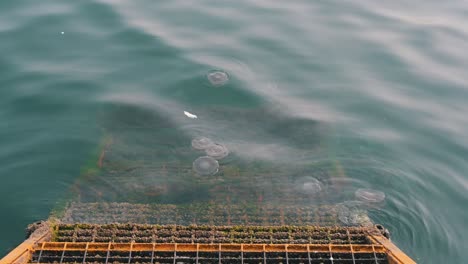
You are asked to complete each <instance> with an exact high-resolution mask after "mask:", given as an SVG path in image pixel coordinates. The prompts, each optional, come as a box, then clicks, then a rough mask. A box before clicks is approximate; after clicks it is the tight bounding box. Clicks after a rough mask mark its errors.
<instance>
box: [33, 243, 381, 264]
mask: <svg viewBox="0 0 468 264" xmlns="http://www.w3.org/2000/svg"><path fill="white" fill-rule="evenodd" d="M31 263H160V264H163V263H164V264H165V263H167V264H169V263H170V264H182V263H184V264H188V263H190V264H198V263H200V264H201V263H213V264H214V263H217V264H221V263H242V264H259V263H263V264H269V263H278V264H279V263H283V264H293V263H297V264H299V263H303V264H318V263H323V264H325V263H331V264H345V263H353V264H357V263H362V264H366V263H373V264H377V263H388V260H387V255H386V251H385V248H384V247H383V246H380V245H331V244H329V245H315V244H306V245H288V244H277V245H272V244H155V243H66V242H64V243H58V242H45V243H40V244H38V246H37V247H36V249H35V252H34V254H33V257H32V261H31Z"/></svg>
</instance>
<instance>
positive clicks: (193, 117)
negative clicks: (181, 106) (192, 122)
mask: <svg viewBox="0 0 468 264" xmlns="http://www.w3.org/2000/svg"><path fill="white" fill-rule="evenodd" d="M184 115H186V116H187V117H188V118H192V119H195V118H198V116H197V115H194V114H192V113H190V112H187V111H184Z"/></svg>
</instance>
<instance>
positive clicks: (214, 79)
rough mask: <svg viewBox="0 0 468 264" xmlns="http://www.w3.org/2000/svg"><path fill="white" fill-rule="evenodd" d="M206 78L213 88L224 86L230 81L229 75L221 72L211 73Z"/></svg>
mask: <svg viewBox="0 0 468 264" xmlns="http://www.w3.org/2000/svg"><path fill="white" fill-rule="evenodd" d="M206 77H207V78H208V81H209V82H210V83H211V85H213V86H223V85H225V84H226V83H227V82H228V81H229V75H228V74H227V73H226V72H224V71H220V70H215V71H211V72H209V73H208V74H207V75H206Z"/></svg>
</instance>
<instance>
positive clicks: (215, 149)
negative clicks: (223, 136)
mask: <svg viewBox="0 0 468 264" xmlns="http://www.w3.org/2000/svg"><path fill="white" fill-rule="evenodd" d="M205 153H206V155H208V156H210V157H213V158H215V159H223V158H225V157H226V156H227V155H229V150H228V149H227V148H226V146H224V145H222V144H217V143H216V144H214V145H212V146H210V147H208V148H207V149H205Z"/></svg>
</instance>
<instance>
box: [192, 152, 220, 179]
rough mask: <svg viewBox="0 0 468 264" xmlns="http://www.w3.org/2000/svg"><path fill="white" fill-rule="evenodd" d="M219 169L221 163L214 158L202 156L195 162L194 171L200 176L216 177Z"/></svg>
mask: <svg viewBox="0 0 468 264" xmlns="http://www.w3.org/2000/svg"><path fill="white" fill-rule="evenodd" d="M218 169H219V163H218V161H217V160H215V159H213V158H212V157H208V156H202V157H199V158H197V159H196V160H195V161H194V162H193V170H194V171H196V172H197V173H198V174H200V175H214V174H216V173H217V172H218Z"/></svg>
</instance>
